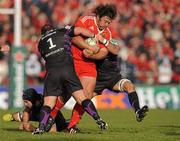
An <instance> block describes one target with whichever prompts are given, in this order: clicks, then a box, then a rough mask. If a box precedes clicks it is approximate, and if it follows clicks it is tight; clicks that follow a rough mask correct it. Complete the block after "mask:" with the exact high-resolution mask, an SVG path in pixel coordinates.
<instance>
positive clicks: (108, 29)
mask: <svg viewBox="0 0 180 141" xmlns="http://www.w3.org/2000/svg"><path fill="white" fill-rule="evenodd" d="M107 30H108V31H109V34H110V39H109V40H111V39H112V33H111V31H110V29H109V28H107Z"/></svg>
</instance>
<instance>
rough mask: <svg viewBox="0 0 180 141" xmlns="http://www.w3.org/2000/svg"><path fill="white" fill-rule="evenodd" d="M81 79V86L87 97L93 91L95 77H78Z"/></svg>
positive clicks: (90, 96) (89, 96)
mask: <svg viewBox="0 0 180 141" xmlns="http://www.w3.org/2000/svg"><path fill="white" fill-rule="evenodd" d="M79 79H80V81H81V84H82V86H83V89H84V92H85V95H86V97H87V98H90V99H91V98H92V97H93V92H94V89H95V86H96V78H95V77H88V76H82V77H80V78H79Z"/></svg>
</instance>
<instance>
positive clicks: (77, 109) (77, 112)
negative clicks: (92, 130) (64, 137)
mask: <svg viewBox="0 0 180 141" xmlns="http://www.w3.org/2000/svg"><path fill="white" fill-rule="evenodd" d="M84 112H85V111H84V109H83V108H82V106H81V105H79V104H77V103H76V105H75V106H74V109H73V112H72V116H71V120H70V123H69V125H68V127H67V128H68V129H70V128H71V127H73V126H74V125H76V124H77V123H78V122H79V121H80V119H81V116H82V115H83V114H84Z"/></svg>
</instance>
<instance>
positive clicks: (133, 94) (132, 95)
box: [128, 91, 140, 112]
mask: <svg viewBox="0 0 180 141" xmlns="http://www.w3.org/2000/svg"><path fill="white" fill-rule="evenodd" d="M128 98H129V102H130V104H131V106H132V107H133V108H134V110H135V112H136V111H137V110H139V109H140V107H139V99H138V96H137V93H136V92H135V91H134V92H131V93H129V94H128Z"/></svg>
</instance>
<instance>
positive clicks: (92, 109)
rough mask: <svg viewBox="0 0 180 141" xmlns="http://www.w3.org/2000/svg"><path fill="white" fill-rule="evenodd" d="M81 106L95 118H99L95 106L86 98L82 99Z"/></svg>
mask: <svg viewBox="0 0 180 141" xmlns="http://www.w3.org/2000/svg"><path fill="white" fill-rule="evenodd" d="M82 107H83V109H84V110H85V111H86V112H87V113H88V114H89V115H90V116H92V117H93V118H94V119H95V120H97V119H99V118H100V117H99V115H98V113H97V110H96V108H95V106H94V104H93V102H92V101H91V100H89V99H86V100H84V101H82Z"/></svg>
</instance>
